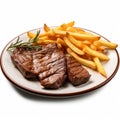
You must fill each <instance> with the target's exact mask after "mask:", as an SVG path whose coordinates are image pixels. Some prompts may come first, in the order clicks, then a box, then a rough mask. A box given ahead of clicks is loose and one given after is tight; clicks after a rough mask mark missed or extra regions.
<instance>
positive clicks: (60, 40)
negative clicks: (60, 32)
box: [57, 38, 67, 47]
mask: <svg viewBox="0 0 120 120" xmlns="http://www.w3.org/2000/svg"><path fill="white" fill-rule="evenodd" d="M57 42H58V43H60V44H61V45H62V46H64V47H67V45H66V43H65V42H64V40H62V39H61V38H57Z"/></svg>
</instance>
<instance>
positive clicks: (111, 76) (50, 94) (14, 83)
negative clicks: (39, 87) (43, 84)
mask: <svg viewBox="0 0 120 120" xmlns="http://www.w3.org/2000/svg"><path fill="white" fill-rule="evenodd" d="M53 27H54V26H53ZM79 28H81V27H79ZM38 29H43V27H40V28H36V29H32V30H29V31H35V30H38ZM81 29H83V30H86V31H89V32H92V33H94V34H96V35H99V36H101V37H102V38H104V39H105V40H108V39H107V38H105V37H104V36H102V35H100V34H98V33H96V32H94V31H92V30H89V29H86V28H81ZM29 31H26V32H23V33H22V34H20V35H18V36H21V35H23V34H26V33H27V32H29ZM18 36H16V37H14V38H13V39H12V40H10V41H9V42H8V43H7V44H6V45H5V47H4V48H3V50H2V52H1V55H0V56H1V57H0V66H1V70H2V72H3V74H4V76H5V77H6V78H7V80H8V81H9V82H11V83H12V84H13V85H15V86H16V87H18V88H20V89H21V90H25V91H27V92H29V93H32V94H36V95H42V96H49V97H50V96H51V97H68V96H75V95H80V94H84V93H88V92H91V91H94V90H96V89H98V88H101V87H102V86H104V85H105V84H107V83H108V82H109V81H111V80H112V78H113V77H114V76H115V75H116V73H117V71H118V69H119V65H120V57H119V53H118V51H117V49H115V52H116V55H117V65H116V68H115V70H114V71H113V73H112V74H111V75H110V76H109V77H108V78H106V80H105V81H103V82H102V83H100V84H98V85H97V86H94V87H92V88H89V89H86V90H82V91H77V92H71V93H47V92H40V91H39V92H38V91H35V90H33V89H28V88H27V87H25V86H22V85H19V84H17V83H16V82H14V80H13V79H10V78H9V76H8V75H7V73H6V72H5V70H4V68H3V65H2V56H3V54H4V52H5V49H6V47H7V46H8V45H9V44H10V43H11V42H12V41H14V40H15V39H16V38H17V37H18ZM108 41H109V40H108Z"/></svg>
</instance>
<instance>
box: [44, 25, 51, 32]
mask: <svg viewBox="0 0 120 120" xmlns="http://www.w3.org/2000/svg"><path fill="white" fill-rule="evenodd" d="M43 28H44V31H45V32H48V31H50V28H49V27H48V26H47V25H46V24H44V27H43Z"/></svg>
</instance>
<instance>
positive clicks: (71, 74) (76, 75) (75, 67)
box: [67, 56, 91, 86]
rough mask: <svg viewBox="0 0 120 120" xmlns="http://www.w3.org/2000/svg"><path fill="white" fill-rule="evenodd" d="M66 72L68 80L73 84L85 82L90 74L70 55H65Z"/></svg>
mask: <svg viewBox="0 0 120 120" xmlns="http://www.w3.org/2000/svg"><path fill="white" fill-rule="evenodd" d="M67 72H68V78H69V81H70V82H71V83H72V84H73V85H75V86H76V85H80V84H83V83H86V82H87V81H88V80H89V78H90V76H91V75H90V74H89V72H88V71H87V70H86V69H85V68H83V67H82V65H81V64H80V63H79V62H78V61H76V60H75V59H74V58H73V57H72V56H67Z"/></svg>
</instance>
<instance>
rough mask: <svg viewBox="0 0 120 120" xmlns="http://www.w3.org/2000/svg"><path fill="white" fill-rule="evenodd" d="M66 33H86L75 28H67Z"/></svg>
mask: <svg viewBox="0 0 120 120" xmlns="http://www.w3.org/2000/svg"><path fill="white" fill-rule="evenodd" d="M66 31H68V32H77V33H84V34H85V33H86V32H85V31H84V30H82V29H80V28H77V27H67V29H66Z"/></svg>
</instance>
